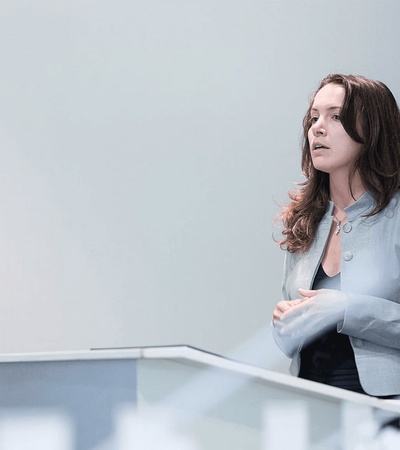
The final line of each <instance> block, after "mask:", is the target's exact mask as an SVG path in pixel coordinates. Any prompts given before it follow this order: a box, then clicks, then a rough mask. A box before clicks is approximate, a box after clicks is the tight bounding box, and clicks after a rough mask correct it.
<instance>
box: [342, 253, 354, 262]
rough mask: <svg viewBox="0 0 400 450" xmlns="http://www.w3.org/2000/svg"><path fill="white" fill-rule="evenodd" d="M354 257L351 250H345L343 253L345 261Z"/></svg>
mask: <svg viewBox="0 0 400 450" xmlns="http://www.w3.org/2000/svg"><path fill="white" fill-rule="evenodd" d="M352 258H353V253H351V252H344V253H343V259H344V260H345V261H350V260H351V259H352Z"/></svg>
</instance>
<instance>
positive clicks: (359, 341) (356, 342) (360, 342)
mask: <svg viewBox="0 0 400 450" xmlns="http://www.w3.org/2000/svg"><path fill="white" fill-rule="evenodd" d="M353 344H354V345H355V346H356V347H362V346H363V345H364V341H363V339H359V338H354V339H353Z"/></svg>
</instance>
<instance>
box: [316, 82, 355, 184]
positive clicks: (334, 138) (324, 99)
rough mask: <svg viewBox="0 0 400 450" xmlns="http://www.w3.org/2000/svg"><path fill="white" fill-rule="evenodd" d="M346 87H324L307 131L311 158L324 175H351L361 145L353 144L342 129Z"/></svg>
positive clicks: (333, 85)
mask: <svg viewBox="0 0 400 450" xmlns="http://www.w3.org/2000/svg"><path fill="white" fill-rule="evenodd" d="M344 95H345V90H344V87H343V86H341V85H339V84H334V83H330V84H327V85H325V86H324V87H323V88H321V89H320V90H319V91H318V92H317V94H316V96H315V98H314V102H313V104H312V109H311V127H310V129H309V131H308V140H309V143H310V152H311V159H312V162H313V165H314V167H315V168H316V169H317V170H320V171H321V172H326V173H329V174H330V175H331V176H332V175H334V174H343V175H345V176H348V174H349V170H350V168H351V167H352V163H353V162H354V160H355V158H356V156H357V155H358V153H359V152H360V150H361V146H362V144H360V143H358V142H356V141H354V140H353V139H352V138H351V137H350V136H349V135H348V134H347V132H346V130H345V129H344V128H343V125H342V123H341V121H340V111H341V107H342V104H343V100H344Z"/></svg>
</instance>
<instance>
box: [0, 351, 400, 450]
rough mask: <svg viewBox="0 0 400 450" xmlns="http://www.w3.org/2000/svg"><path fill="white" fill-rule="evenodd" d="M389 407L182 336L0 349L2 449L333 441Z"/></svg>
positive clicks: (384, 415)
mask: <svg viewBox="0 0 400 450" xmlns="http://www.w3.org/2000/svg"><path fill="white" fill-rule="evenodd" d="M396 415H397V416H400V402H399V404H398V403H397V401H387V400H378V399H375V398H371V397H368V396H364V395H360V394H355V393H351V392H347V391H343V390H341V389H336V388H332V387H329V386H324V385H321V384H318V383H313V382H310V381H306V380H300V379H297V378H294V377H291V376H289V375H285V374H281V373H276V372H271V371H268V370H265V369H261V368H257V367H254V366H251V365H247V364H243V363H240V362H236V361H233V360H229V359H226V358H223V357H220V356H217V355H213V354H210V353H207V352H204V351H201V350H198V349H194V348H191V347H187V346H176V347H174V346H171V347H148V348H130V349H113V350H111V349H110V350H90V351H81V352H61V353H33V354H11V355H10V354H9V355H3V356H1V357H0V449H6V450H8V449H10V450H19V449H24V450H27V449H40V450H47V449H51V450H92V449H93V450H114V449H118V450H120V449H122V450H124V449H127V450H128V449H140V450H147V449H151V450H158V449H163V450H164V449H173V450H181V449H182V450H185V449H188V450H193V449H196V450H198V449H205V450H214V449H215V450H217V449H218V450H225V449H226V450H253V449H254V450H266V449H267V448H268V449H270V448H271V449H272V450H275V449H276V448H279V445H277V444H276V443H275V444H274V442H278V441H276V440H275V441H274V436H275V437H278V438H279V436H281V441H282V442H289V441H290V439H293V440H295V441H296V442H297V445H296V447H292V448H296V449H301V448H316V449H317V448H321V449H322V448H323V449H341V448H346V445H345V442H348V440H349V439H350V440H351V438H352V436H354V435H355V434H356V433H357V430H356V427H357V426H358V425H359V424H361V425H362V426H364V429H363V430H361V431H360V432H363V433H365V431H366V430H367V432H373V430H372V431H371V427H372V428H373V427H374V424H379V423H381V422H384V421H385V420H388V418H390V417H391V416H396ZM285 422H287V423H286V424H285ZM295 424H297V425H298V427H297V428H296V426H295ZM267 430H268V431H267ZM368 430H369V431H368ZM272 435H273V436H272ZM271 436H272V438H271ZM278 440H279V439H278ZM346 440H347V441H346ZM282 448H285V447H282Z"/></svg>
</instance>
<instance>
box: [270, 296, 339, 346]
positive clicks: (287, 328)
mask: <svg viewBox="0 0 400 450" xmlns="http://www.w3.org/2000/svg"><path fill="white" fill-rule="evenodd" d="M298 292H299V294H300V295H301V296H302V298H297V299H295V300H282V301H280V302H279V303H278V304H277V305H276V308H275V310H274V312H273V321H274V326H275V329H276V331H277V333H278V334H279V335H281V336H286V337H293V338H300V337H302V338H312V337H315V336H316V335H318V334H320V333H323V332H324V331H325V330H327V329H329V328H332V327H333V326H335V325H336V324H337V323H338V322H340V321H342V320H343V319H344V312H345V310H346V306H347V295H346V294H345V293H343V292H341V291H337V290H334V289H318V290H309V289H299V290H298Z"/></svg>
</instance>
